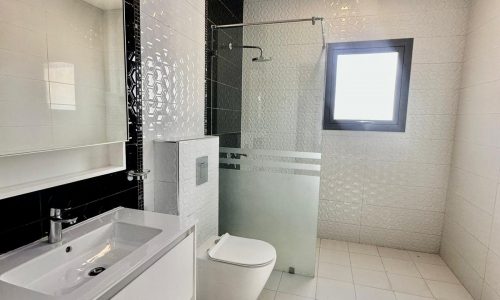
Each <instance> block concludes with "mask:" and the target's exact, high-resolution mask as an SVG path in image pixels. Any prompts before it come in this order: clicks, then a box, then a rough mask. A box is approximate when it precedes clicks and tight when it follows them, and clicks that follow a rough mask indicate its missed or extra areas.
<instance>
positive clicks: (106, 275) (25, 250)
mask: <svg viewBox="0 0 500 300" xmlns="http://www.w3.org/2000/svg"><path fill="white" fill-rule="evenodd" d="M111 222H124V223H129V224H133V225H139V226H145V227H151V228H156V229H160V230H161V233H159V234H158V235H156V236H155V237H153V238H152V239H151V240H149V241H147V242H146V243H145V244H144V245H142V246H140V247H139V248H137V249H136V250H135V251H134V252H132V253H131V254H129V255H128V256H126V257H125V258H123V259H122V260H120V261H118V262H116V263H115V264H114V265H112V266H111V267H110V268H109V269H107V270H106V271H105V272H103V273H101V274H100V275H99V276H98V277H95V278H93V279H92V280H90V281H88V282H86V283H84V284H83V285H82V286H80V287H78V288H77V289H76V290H74V291H73V292H71V293H70V294H66V295H63V296H50V295H46V294H42V293H38V292H35V291H33V290H29V289H26V288H23V287H19V286H16V285H13V284H10V283H7V282H5V281H0V299H2V300H8V299H15V300H48V299H72V300H80V299H81V300H84V299H108V298H109V297H111V296H112V295H114V294H115V293H116V292H118V291H119V290H120V289H122V288H123V287H125V286H126V285H127V284H128V283H130V282H131V281H132V280H133V279H134V278H136V277H137V276H138V275H139V274H140V273H142V272H143V271H144V270H146V269H147V268H148V267H150V266H151V265H152V264H153V263H154V262H156V261H157V260H158V259H159V258H161V257H162V256H163V255H164V254H165V253H167V252H168V251H169V250H170V249H172V248H173V247H174V246H175V245H176V244H177V243H178V242H180V240H182V239H184V237H185V236H186V234H187V233H190V232H192V231H193V230H194V223H188V224H182V222H181V220H180V218H179V217H177V216H171V215H166V214H160V213H153V212H147V211H141V210H135V209H128V208H122V207H119V208H116V209H113V210H110V211H108V212H106V213H103V214H101V215H99V216H96V217H94V218H91V219H88V220H86V221H84V222H81V223H79V224H77V225H74V226H72V227H70V228H67V229H65V230H64V231H63V241H62V242H60V243H56V244H48V243H47V238H44V239H41V240H39V241H36V242H34V243H31V244H29V245H26V246H24V247H21V248H18V249H16V250H13V251H11V252H8V253H6V254H3V255H0V276H1V275H2V274H4V273H6V272H8V271H9V270H12V269H13V268H15V267H17V266H19V265H21V264H23V263H25V262H28V261H30V260H32V259H34V258H36V257H39V256H40V255H43V254H44V253H47V252H49V251H51V250H53V249H56V248H60V247H65V246H68V245H70V243H71V242H72V241H73V240H75V239H77V238H79V237H81V236H83V235H84V234H86V233H88V232H91V231H93V230H95V229H98V228H100V227H101V226H102V225H104V224H109V223H111Z"/></svg>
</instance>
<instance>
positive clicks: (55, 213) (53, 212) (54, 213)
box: [50, 208, 61, 219]
mask: <svg viewBox="0 0 500 300" xmlns="http://www.w3.org/2000/svg"><path fill="white" fill-rule="evenodd" d="M50 217H51V218H54V219H61V209H60V208H51V209H50Z"/></svg>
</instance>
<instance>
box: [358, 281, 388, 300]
mask: <svg viewBox="0 0 500 300" xmlns="http://www.w3.org/2000/svg"><path fill="white" fill-rule="evenodd" d="M356 300H396V296H395V295H394V292H393V291H388V290H381V289H376V288H371V287H367V286H360V285H356Z"/></svg>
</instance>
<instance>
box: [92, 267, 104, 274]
mask: <svg viewBox="0 0 500 300" xmlns="http://www.w3.org/2000/svg"><path fill="white" fill-rule="evenodd" d="M104 270H106V268H105V267H97V268H93V269H92V270H90V272H89V276H97V275H99V274H101V273H102V272H103V271H104Z"/></svg>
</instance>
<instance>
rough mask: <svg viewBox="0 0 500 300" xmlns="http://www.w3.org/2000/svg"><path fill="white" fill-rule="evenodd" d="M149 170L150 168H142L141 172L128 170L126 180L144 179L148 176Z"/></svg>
mask: <svg viewBox="0 0 500 300" xmlns="http://www.w3.org/2000/svg"><path fill="white" fill-rule="evenodd" d="M150 172H151V170H143V171H142V172H138V171H136V170H130V171H128V172H127V179H128V181H132V180H134V179H137V180H144V179H146V178H148V174H149V173H150Z"/></svg>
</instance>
